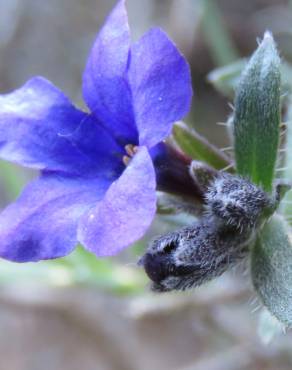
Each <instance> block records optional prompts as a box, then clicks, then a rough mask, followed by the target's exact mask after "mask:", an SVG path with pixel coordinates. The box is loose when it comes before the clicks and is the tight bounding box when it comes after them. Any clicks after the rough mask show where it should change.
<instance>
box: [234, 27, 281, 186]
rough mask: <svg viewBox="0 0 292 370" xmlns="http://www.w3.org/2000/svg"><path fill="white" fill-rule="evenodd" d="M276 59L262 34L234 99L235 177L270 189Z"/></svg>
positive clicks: (276, 124)
mask: <svg viewBox="0 0 292 370" xmlns="http://www.w3.org/2000/svg"><path fill="white" fill-rule="evenodd" d="M280 80H281V78H280V58H279V55H278V52H277V49H276V45H275V43H274V40H273V37H272V35H271V34H270V33H268V32H266V33H265V36H264V38H263V40H262V42H261V43H260V45H259V47H258V49H257V50H256V51H255V53H254V54H253V56H252V57H251V59H250V61H249V62H248V64H247V66H246V68H245V69H244V71H243V74H242V76H241V79H240V83H239V86H238V89H237V92H236V97H235V111H234V120H233V123H234V148H235V158H236V166H237V171H238V173H239V174H241V175H243V176H248V177H250V178H251V180H252V181H253V182H254V183H256V184H258V185H261V186H262V187H263V188H264V190H266V191H271V190H272V182H273V178H274V169H275V163H276V159H277V150H278V143H279V134H280V88H281V81H280Z"/></svg>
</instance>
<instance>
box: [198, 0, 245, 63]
mask: <svg viewBox="0 0 292 370" xmlns="http://www.w3.org/2000/svg"><path fill="white" fill-rule="evenodd" d="M203 4H204V14H203V17H202V30H203V33H204V37H205V40H206V43H207V45H208V46H209V51H210V53H211V56H212V58H213V60H214V62H215V63H216V64H217V65H225V64H227V63H230V62H231V61H233V60H236V59H238V52H237V49H236V47H235V45H234V43H233V40H232V38H231V37H230V35H229V32H228V30H227V28H226V27H225V22H224V20H223V18H222V15H221V11H220V8H219V7H218V5H217V2H216V1H214V0H204V3H203Z"/></svg>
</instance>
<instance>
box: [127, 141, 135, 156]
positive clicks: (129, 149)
mask: <svg viewBox="0 0 292 370" xmlns="http://www.w3.org/2000/svg"><path fill="white" fill-rule="evenodd" d="M136 148H137V146H135V145H133V144H128V145H126V146H125V150H126V153H127V154H128V156H129V157H133V156H134V154H135V153H137V149H136Z"/></svg>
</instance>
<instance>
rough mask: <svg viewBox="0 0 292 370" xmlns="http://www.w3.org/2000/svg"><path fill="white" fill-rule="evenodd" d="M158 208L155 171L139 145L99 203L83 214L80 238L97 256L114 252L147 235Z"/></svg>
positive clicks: (145, 150)
mask: <svg viewBox="0 0 292 370" xmlns="http://www.w3.org/2000/svg"><path fill="white" fill-rule="evenodd" d="M155 211H156V195H155V172H154V168H153V164H152V161H151V158H150V155H149V154H148V151H147V149H146V148H140V149H139V152H138V153H137V154H136V155H135V156H134V158H133V159H132V161H131V162H130V164H129V165H128V167H127V168H126V169H125V171H124V173H123V174H122V175H121V177H120V178H119V179H118V180H117V181H116V182H114V183H113V184H112V185H111V187H110V188H109V189H108V191H107V193H106V195H105V197H104V198H103V200H102V201H101V202H100V204H99V205H98V206H97V207H95V208H94V209H91V210H89V212H88V213H87V214H86V216H85V217H82V219H81V222H80V225H79V240H80V242H81V243H82V244H83V245H84V247H85V248H87V249H88V250H90V251H91V252H93V253H95V254H96V255H97V256H111V255H114V254H116V253H117V252H119V251H120V250H121V249H123V248H125V247H127V246H128V245H129V244H131V243H133V242H134V241H136V240H138V239H139V238H141V237H142V236H143V235H144V233H145V231H146V230H147V228H148V227H149V225H150V224H151V222H152V220H153V217H154V214H155Z"/></svg>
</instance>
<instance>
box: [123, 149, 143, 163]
mask: <svg viewBox="0 0 292 370" xmlns="http://www.w3.org/2000/svg"><path fill="white" fill-rule="evenodd" d="M138 150H139V147H138V146H137V145H133V144H127V145H126V146H125V151H126V153H127V155H124V156H123V163H124V165H125V166H128V164H129V163H130V161H131V159H132V158H133V157H134V155H135V154H136V153H137V152H138Z"/></svg>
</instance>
